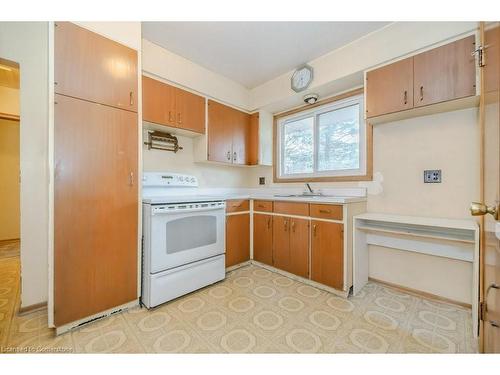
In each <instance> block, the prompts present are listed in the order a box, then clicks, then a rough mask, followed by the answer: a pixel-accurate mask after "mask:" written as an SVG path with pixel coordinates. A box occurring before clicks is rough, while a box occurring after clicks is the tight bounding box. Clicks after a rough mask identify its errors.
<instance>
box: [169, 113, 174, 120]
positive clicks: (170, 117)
mask: <svg viewBox="0 0 500 375" xmlns="http://www.w3.org/2000/svg"><path fill="white" fill-rule="evenodd" d="M168 121H169V122H174V120H172V111H168Z"/></svg>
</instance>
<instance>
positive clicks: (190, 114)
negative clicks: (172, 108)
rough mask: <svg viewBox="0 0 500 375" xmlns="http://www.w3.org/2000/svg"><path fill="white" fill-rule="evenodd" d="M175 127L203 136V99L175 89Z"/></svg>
mask: <svg viewBox="0 0 500 375" xmlns="http://www.w3.org/2000/svg"><path fill="white" fill-rule="evenodd" d="M175 92H176V100H177V103H176V114H175V116H176V118H175V122H176V125H175V126H176V127H177V128H180V129H185V130H190V131H193V132H196V133H200V134H205V98H204V97H202V96H199V95H196V94H193V93H190V92H188V91H186V90H181V89H178V88H176V89H175Z"/></svg>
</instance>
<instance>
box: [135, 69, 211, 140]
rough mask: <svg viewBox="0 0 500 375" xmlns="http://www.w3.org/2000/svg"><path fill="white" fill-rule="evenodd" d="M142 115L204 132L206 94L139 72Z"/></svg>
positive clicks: (151, 120)
mask: <svg viewBox="0 0 500 375" xmlns="http://www.w3.org/2000/svg"><path fill="white" fill-rule="evenodd" d="M142 119H143V120H144V121H147V122H151V123H154V124H158V125H165V126H168V127H173V128H177V129H183V130H189V131H192V132H195V133H199V134H204V133H205V98H204V97H202V96H199V95H196V94H193V93H191V92H189V91H186V90H182V89H180V88H178V87H174V86H172V85H168V84H166V83H164V82H161V81H158V80H156V79H153V78H150V77H147V76H142Z"/></svg>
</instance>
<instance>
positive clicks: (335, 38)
mask: <svg viewBox="0 0 500 375" xmlns="http://www.w3.org/2000/svg"><path fill="white" fill-rule="evenodd" d="M387 24H388V22H143V23H142V36H143V38H145V39H147V40H149V41H151V42H153V43H155V44H158V45H159V46H161V47H163V48H165V49H168V50H169V51H171V52H173V53H175V54H177V55H180V56H182V57H184V58H187V59H189V60H191V61H193V62H194V63H196V64H198V65H201V66H203V67H205V68H207V69H209V70H211V71H213V72H216V73H219V74H221V75H223V76H225V77H227V78H230V79H232V80H233V81H236V82H239V83H240V84H242V85H243V86H245V87H247V88H249V89H251V88H254V87H256V86H259V85H260V84H262V83H264V82H266V81H269V80H271V79H273V78H275V77H277V76H279V75H281V74H284V73H286V72H288V71H290V70H292V69H293V68H295V67H297V66H299V65H301V64H304V63H306V62H308V61H311V60H313V59H315V58H317V57H319V56H322V55H324V54H326V53H327V52H330V51H332V50H335V49H337V48H339V47H342V46H344V45H346V44H348V43H349V42H352V41H354V40H356V39H359V38H360V37H362V36H364V35H366V34H369V33H371V32H373V31H375V30H377V29H380V28H382V27H384V26H385V25H387Z"/></svg>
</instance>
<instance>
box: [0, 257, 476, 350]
mask: <svg viewBox="0 0 500 375" xmlns="http://www.w3.org/2000/svg"><path fill="white" fill-rule="evenodd" d="M18 266H19V265H18V264H17V267H18ZM0 267H1V265H0ZM5 279H8V277H4V276H3V273H2V276H1V280H0V283H2V284H0V285H2V286H1V287H2V288H4V289H0V294H1V293H2V290H3V291H4V296H5V295H6V294H5V290H6V289H5V288H6V286H5V285H6V284H5ZM11 285H12V284H11ZM7 288H8V286H7ZM7 294H8V293H7ZM4 296H1V295H0V298H5V297H4ZM17 298H18V297H17ZM8 303H9V302H7V304H8ZM0 304H1V302H0ZM2 311H3V310H2ZM46 321H47V315H46V313H45V312H36V313H33V314H30V315H26V316H24V317H19V316H15V317H14V318H13V319H12V321H11V323H10V325H9V329H8V332H6V331H5V330H4V331H1V333H2V335H7V337H6V339H5V341H6V343H4V344H3V345H4V346H3V350H4V352H15V351H17V352H19V351H20V352H30V351H45V352H78V353H90V352H106V353H110V352H118V353H138V352H140V353H143V352H147V353H169V352H182V353H240V352H251V353H402V352H411V353H415V352H424V353H469V352H475V351H476V344H475V340H474V339H473V338H472V333H471V313H470V310H467V309H465V308H462V307H458V306H454V305H449V304H444V303H440V302H436V301H433V300H427V299H423V298H419V297H416V296H414V295H409V294H403V293H401V292H400V291H396V290H394V289H390V288H386V287H384V286H382V285H380V284H376V283H369V284H368V285H367V286H366V287H365V289H364V290H363V291H362V292H361V294H360V295H359V296H357V297H355V298H350V299H349V300H346V299H343V298H340V297H337V296H334V295H332V294H330V293H328V292H325V291H322V290H319V289H316V288H313V287H310V286H307V285H305V284H302V283H300V282H297V281H294V280H291V279H289V278H287V277H284V276H281V275H279V274H276V273H273V272H270V271H268V270H265V269H263V268H260V267H257V266H247V267H244V268H240V269H238V270H236V271H233V272H232V273H230V274H229V275H228V277H227V278H226V280H224V281H223V282H220V283H218V284H215V285H213V286H210V287H207V288H205V289H202V290H200V291H197V292H195V293H192V294H190V295H187V296H184V297H182V298H179V299H177V300H175V301H172V302H170V303H167V304H165V305H162V306H161V307H159V308H156V309H153V310H150V311H148V310H146V309H140V308H135V309H133V310H130V311H128V312H124V313H121V314H116V315H113V316H111V317H109V318H106V319H103V320H101V321H98V322H94V323H92V324H90V325H88V326H86V327H82V328H80V329H77V330H74V331H72V332H69V333H66V334H63V335H61V336H58V337H54V335H53V332H52V330H50V329H48V328H47V323H46Z"/></svg>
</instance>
